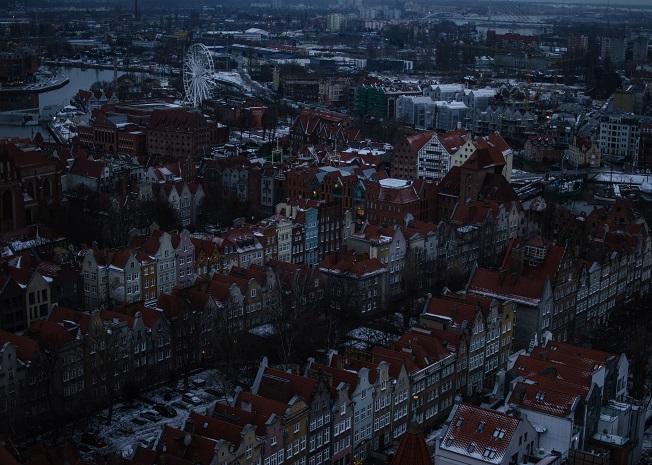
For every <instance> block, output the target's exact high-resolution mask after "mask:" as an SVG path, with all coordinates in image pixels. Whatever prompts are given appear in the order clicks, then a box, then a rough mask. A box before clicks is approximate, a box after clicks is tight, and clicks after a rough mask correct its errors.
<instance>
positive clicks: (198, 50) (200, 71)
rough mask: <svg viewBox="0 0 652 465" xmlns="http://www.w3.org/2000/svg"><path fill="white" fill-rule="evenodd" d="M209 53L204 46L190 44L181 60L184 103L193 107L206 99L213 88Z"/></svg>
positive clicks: (212, 73) (212, 67)
mask: <svg viewBox="0 0 652 465" xmlns="http://www.w3.org/2000/svg"><path fill="white" fill-rule="evenodd" d="M214 74H215V69H214V66H213V57H211V52H210V50H208V47H206V46H205V45H204V44H192V45H191V46H190V47H189V48H188V50H186V55H185V57H184V59H183V90H184V92H185V95H186V101H187V102H188V103H190V104H192V105H193V106H195V107H198V106H199V105H201V103H202V102H203V101H204V100H206V99H208V98H209V97H210V96H211V93H212V92H213V88H214V87H215V80H214Z"/></svg>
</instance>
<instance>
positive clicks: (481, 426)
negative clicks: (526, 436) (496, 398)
mask: <svg viewBox="0 0 652 465" xmlns="http://www.w3.org/2000/svg"><path fill="white" fill-rule="evenodd" d="M519 422H520V420H519V419H518V418H515V417H511V416H508V415H505V414H504V413H500V412H497V411H495V410H486V409H482V408H479V407H474V406H472V405H468V404H460V406H459V407H458V408H457V410H456V411H455V414H454V415H453V418H452V421H451V423H450V426H449V427H448V430H447V431H446V434H445V436H444V438H443V439H442V441H441V445H440V447H441V449H444V450H447V451H451V452H454V453H458V454H460V455H463V456H467V457H471V458H474V459H476V460H480V461H483V462H489V463H502V460H503V459H504V456H505V453H506V452H507V451H508V449H509V445H510V442H511V440H512V437H513V436H514V433H515V432H516V430H517V428H518V425H519ZM532 439H535V438H532ZM485 454H487V457H485ZM489 456H491V459H490V458H489Z"/></svg>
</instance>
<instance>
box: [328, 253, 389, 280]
mask: <svg viewBox="0 0 652 465" xmlns="http://www.w3.org/2000/svg"><path fill="white" fill-rule="evenodd" d="M319 267H320V269H323V270H328V271H330V272H333V273H338V274H349V275H355V276H357V277H359V278H360V277H362V276H365V275H368V274H370V273H378V272H382V271H384V270H385V267H384V265H383V264H382V263H381V261H380V260H378V259H377V258H369V256H368V255H367V254H357V253H355V252H353V251H349V250H343V251H340V252H334V253H331V254H328V255H326V257H324V259H323V260H322V261H321V263H320V264H319Z"/></svg>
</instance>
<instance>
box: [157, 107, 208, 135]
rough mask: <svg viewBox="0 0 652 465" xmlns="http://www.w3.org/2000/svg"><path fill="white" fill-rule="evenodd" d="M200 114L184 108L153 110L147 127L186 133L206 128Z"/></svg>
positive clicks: (204, 120)
mask: <svg viewBox="0 0 652 465" xmlns="http://www.w3.org/2000/svg"><path fill="white" fill-rule="evenodd" d="M206 124H207V123H206V119H205V118H204V116H203V115H202V114H201V112H199V111H196V110H189V109H185V108H173V109H165V110H155V111H153V112H152V115H151V116H150V118H149V123H148V125H147V127H148V128H149V129H156V130H168V131H180V130H181V131H188V130H193V129H198V128H201V127H205V126H206Z"/></svg>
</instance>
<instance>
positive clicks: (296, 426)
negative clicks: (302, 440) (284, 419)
mask: <svg viewBox="0 0 652 465" xmlns="http://www.w3.org/2000/svg"><path fill="white" fill-rule="evenodd" d="M300 428H301V427H300V426H299V423H295V424H294V432H295V433H298V432H299V429H300Z"/></svg>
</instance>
